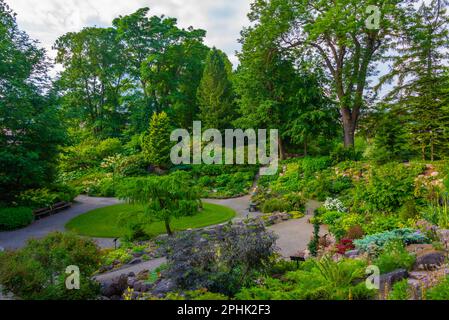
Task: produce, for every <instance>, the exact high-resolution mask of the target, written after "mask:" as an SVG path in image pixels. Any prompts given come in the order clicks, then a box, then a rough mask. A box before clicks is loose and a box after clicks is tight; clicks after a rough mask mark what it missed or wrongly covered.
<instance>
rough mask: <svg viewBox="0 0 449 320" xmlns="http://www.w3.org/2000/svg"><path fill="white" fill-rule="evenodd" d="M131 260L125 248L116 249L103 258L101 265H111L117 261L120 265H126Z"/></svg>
mask: <svg viewBox="0 0 449 320" xmlns="http://www.w3.org/2000/svg"><path fill="white" fill-rule="evenodd" d="M132 259H133V256H132V254H131V253H130V252H129V250H128V249H127V248H118V249H116V250H112V251H110V252H107V253H106V254H105V255H104V256H103V259H102V264H103V265H112V264H113V263H114V262H115V261H118V262H119V263H120V264H126V263H128V262H130V261H131V260H132Z"/></svg>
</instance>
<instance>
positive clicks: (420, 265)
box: [414, 250, 446, 270]
mask: <svg viewBox="0 0 449 320" xmlns="http://www.w3.org/2000/svg"><path fill="white" fill-rule="evenodd" d="M445 260H446V253H445V252H443V251H436V250H434V251H426V252H423V253H421V254H418V256H417V257H416V263H415V265H414V270H435V269H438V267H440V266H441V265H443V264H444V262H445Z"/></svg>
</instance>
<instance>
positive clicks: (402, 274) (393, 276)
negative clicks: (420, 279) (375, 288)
mask: <svg viewBox="0 0 449 320" xmlns="http://www.w3.org/2000/svg"><path fill="white" fill-rule="evenodd" d="M406 278H408V272H407V270H405V269H398V270H395V271H392V272H389V273H386V274H382V275H381V276H380V289H381V290H384V289H385V288H390V289H391V288H392V287H393V285H394V284H395V283H396V282H399V281H401V280H404V279H406Z"/></svg>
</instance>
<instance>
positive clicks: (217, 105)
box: [197, 48, 235, 130]
mask: <svg viewBox="0 0 449 320" xmlns="http://www.w3.org/2000/svg"><path fill="white" fill-rule="evenodd" d="M231 74H232V67H231V63H230V62H229V60H228V58H227V57H226V55H225V54H224V53H223V52H221V51H220V50H218V49H215V48H214V49H212V50H211V51H210V52H209V55H208V57H207V59H206V66H205V68H204V74H203V78H202V79H201V82H200V86H199V88H198V94H197V98H198V103H199V107H200V119H201V121H202V124H203V128H214V129H219V130H224V129H229V128H230V124H231V121H232V120H233V119H234V115H235V111H234V103H233V100H234V99H233V90H232V84H231V80H230V76H231Z"/></svg>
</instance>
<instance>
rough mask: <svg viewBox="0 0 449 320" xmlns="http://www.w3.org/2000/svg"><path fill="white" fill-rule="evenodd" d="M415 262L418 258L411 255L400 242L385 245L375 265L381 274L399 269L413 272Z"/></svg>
mask: <svg viewBox="0 0 449 320" xmlns="http://www.w3.org/2000/svg"><path fill="white" fill-rule="evenodd" d="M415 261H416V257H415V256H414V255H412V254H410V253H409V252H408V251H407V250H406V249H405V246H404V243H403V242H402V241H401V240H399V241H390V242H388V243H387V244H385V245H384V247H383V249H382V253H380V255H379V256H378V257H377V259H376V260H374V262H373V265H375V266H378V267H379V269H380V272H381V273H388V272H391V271H394V270H397V269H406V270H411V269H412V267H413V265H414V264H415Z"/></svg>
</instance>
